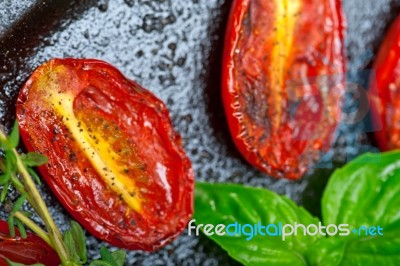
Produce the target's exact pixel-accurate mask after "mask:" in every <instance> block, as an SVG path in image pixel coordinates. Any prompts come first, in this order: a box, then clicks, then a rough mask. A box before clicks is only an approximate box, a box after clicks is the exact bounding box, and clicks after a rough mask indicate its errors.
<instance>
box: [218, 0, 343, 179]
mask: <svg viewBox="0 0 400 266" xmlns="http://www.w3.org/2000/svg"><path fill="white" fill-rule="evenodd" d="M340 2H341V1H338V0H323V1H320V0H310V1H305V0H294V1H289V0H284V1H280V0H275V1H262V0H236V1H234V2H233V6H232V10H231V15H230V19H229V21H228V28H227V32H226V39H225V49H226V50H225V54H224V62H223V84H222V90H223V101H224V108H225V113H226V116H227V119H228V124H229V128H230V131H231V135H232V137H233V139H234V142H235V144H236V146H237V147H238V149H239V151H240V152H241V153H242V155H243V156H244V157H245V158H246V159H247V160H248V161H249V162H250V163H251V164H253V165H254V166H256V167H257V168H259V169H260V170H262V171H264V172H266V173H267V174H269V175H271V176H274V177H286V178H290V179H297V178H299V177H301V176H302V175H303V174H304V173H305V172H306V171H307V169H308V168H310V167H311V166H312V165H314V164H315V162H316V161H317V160H318V159H319V158H320V156H321V153H322V152H324V151H326V150H327V149H328V148H329V146H330V144H331V141H332V136H333V132H334V131H335V129H336V126H337V124H338V121H339V120H340V116H341V112H340V102H341V101H340V99H341V96H342V95H343V93H344V87H345V84H344V82H345V77H344V73H345V71H346V59H345V56H344V53H343V50H344V45H343V31H344V21H343V17H342V10H341V3H340Z"/></svg>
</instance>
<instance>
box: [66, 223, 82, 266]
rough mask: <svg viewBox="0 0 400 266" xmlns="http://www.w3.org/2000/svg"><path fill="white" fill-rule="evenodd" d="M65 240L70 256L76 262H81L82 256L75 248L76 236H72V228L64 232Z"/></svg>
mask: <svg viewBox="0 0 400 266" xmlns="http://www.w3.org/2000/svg"><path fill="white" fill-rule="evenodd" d="M63 240H64V244H65V247H66V249H67V251H68V254H69V255H70V258H71V259H72V260H73V261H74V262H77V263H79V262H80V258H79V256H78V254H77V253H76V250H75V241H74V238H73V236H72V233H71V230H67V231H65V232H64V237H63Z"/></svg>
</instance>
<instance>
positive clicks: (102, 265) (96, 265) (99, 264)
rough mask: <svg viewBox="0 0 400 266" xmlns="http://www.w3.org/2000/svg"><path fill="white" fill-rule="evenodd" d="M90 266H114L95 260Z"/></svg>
mask: <svg viewBox="0 0 400 266" xmlns="http://www.w3.org/2000/svg"><path fill="white" fill-rule="evenodd" d="M90 266H112V264H111V263H109V262H107V261H102V260H94V261H92V262H91V263H90Z"/></svg>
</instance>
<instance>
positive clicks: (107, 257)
mask: <svg viewBox="0 0 400 266" xmlns="http://www.w3.org/2000/svg"><path fill="white" fill-rule="evenodd" d="M100 256H101V260H103V261H106V262H108V263H110V265H111V266H118V264H117V263H116V261H115V260H114V257H113V255H112V254H111V252H110V251H109V250H108V249H107V248H106V247H101V248H100Z"/></svg>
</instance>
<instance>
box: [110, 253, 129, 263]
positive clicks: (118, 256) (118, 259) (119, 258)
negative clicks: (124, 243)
mask: <svg viewBox="0 0 400 266" xmlns="http://www.w3.org/2000/svg"><path fill="white" fill-rule="evenodd" d="M111 256H113V258H114V261H115V263H116V264H117V266H124V264H125V259H126V252H125V251H123V250H116V251H114V252H112V253H111Z"/></svg>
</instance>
